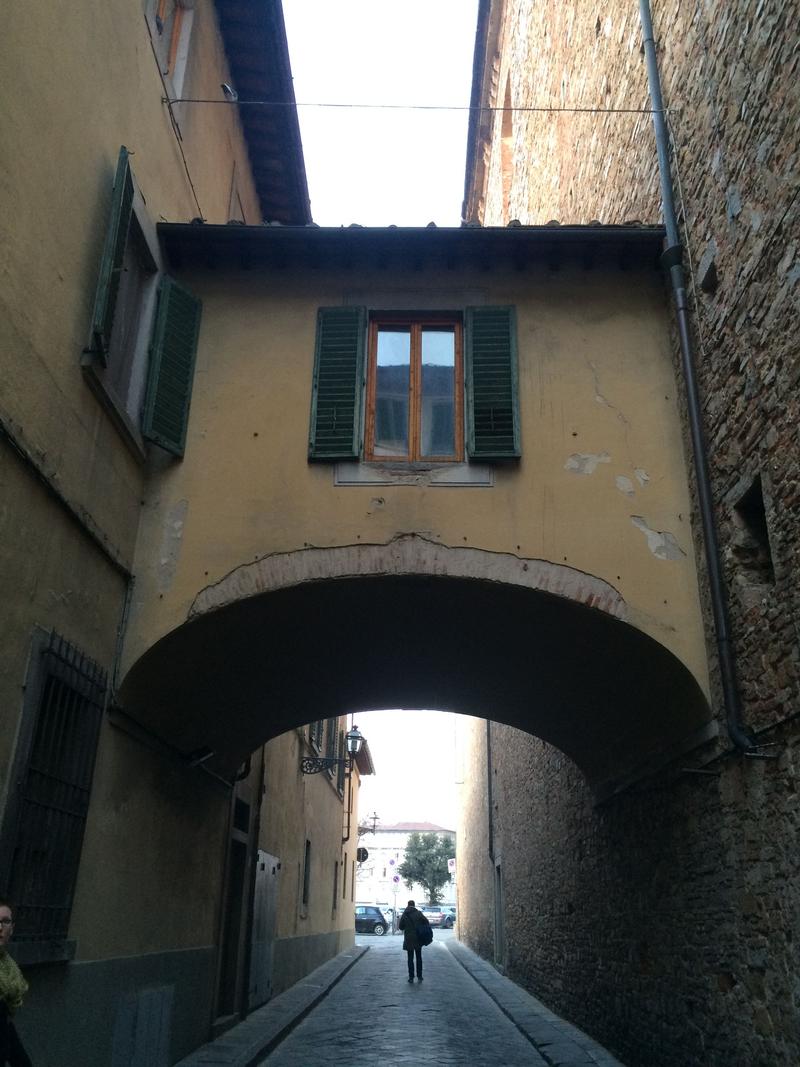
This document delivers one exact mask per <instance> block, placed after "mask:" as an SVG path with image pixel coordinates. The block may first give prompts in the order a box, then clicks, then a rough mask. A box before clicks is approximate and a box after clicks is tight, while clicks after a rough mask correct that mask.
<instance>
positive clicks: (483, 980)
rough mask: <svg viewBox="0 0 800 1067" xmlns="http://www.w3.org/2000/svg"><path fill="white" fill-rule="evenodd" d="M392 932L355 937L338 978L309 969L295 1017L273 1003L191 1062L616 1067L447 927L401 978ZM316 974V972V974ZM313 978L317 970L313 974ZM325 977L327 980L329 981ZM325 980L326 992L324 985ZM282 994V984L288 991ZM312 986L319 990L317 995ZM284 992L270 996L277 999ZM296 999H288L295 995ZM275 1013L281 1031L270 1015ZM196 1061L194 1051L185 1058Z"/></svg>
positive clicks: (295, 1066) (301, 1066)
mask: <svg viewBox="0 0 800 1067" xmlns="http://www.w3.org/2000/svg"><path fill="white" fill-rule="evenodd" d="M401 946H402V942H401V939H400V938H399V937H392V936H391V935H389V936H386V937H381V938H378V937H374V936H369V935H360V936H358V937H357V938H356V949H355V952H354V956H355V962H354V963H352V964H351V965H350V966H349V968H348V969H347V970H345V971H344V973H342V971H341V970H340V971H339V972H338V973H339V976H340V977H338V980H337V977H332V972H331V971H330V970H329V969H326V967H323V968H319V971H318V972H315V974H314V975H309V978H308V983H309V984H310V985H312V986H313V985H314V984H315V983H316V985H317V988H318V991H319V992H318V994H317V1002H316V1006H314V1007H312V1008H311V1010H310V1011H308V1012H307V1014H305V1017H304V1018H302V1021H300V1022H298V1023H297V1024H296V1025H295V1024H294V1021H293V1019H292V1013H293V1012H295V1018H297V1016H298V1015H299V1016H302V1014H303V1012H302V1008H300V1009H298V1007H297V1006H295V1008H292V1007H290V1006H288V1005H286V1006H283V1005H280V1004H278V1003H277V1002H275V1003H273V1004H272V1005H267V1006H266V1007H265V1008H264V1009H261V1011H260V1012H256V1013H255V1016H256V1017H260V1018H254V1017H251V1020H250V1021H248V1023H245V1024H244V1027H248V1028H250V1029H249V1034H248V1035H247V1036H245V1034H244V1031H242V1033H241V1034H239V1035H237V1034H236V1031H237V1030H240V1027H236V1028H234V1031H232V1032H230V1033H229V1035H228V1039H227V1040H226V1039H225V1038H222V1039H220V1040H218V1041H216V1042H214V1043H213V1044H212V1045H208V1046H206V1047H205V1049H204V1050H199V1051H198V1053H197V1054H196V1056H197V1057H199V1058H198V1059H197V1063H220V1064H223V1063H224V1064H230V1065H234V1064H240V1063H245V1062H247V1063H253V1062H258V1063H259V1064H266V1065H267V1067H311V1065H313V1064H316V1063H320V1062H323V1060H324V1061H325V1062H337V1063H343V1064H347V1065H348V1067H369V1065H373V1064H385V1063H391V1064H393V1065H394V1064H414V1065H416V1067H427V1065H433V1064H454V1065H455V1064H457V1065H463V1064H470V1065H476V1067H481V1065H486V1067H488V1065H490V1064H491V1065H492V1067H494V1065H498V1064H502V1065H504V1067H518V1065H519V1067H522V1065H523V1064H524V1065H525V1067H531V1065H537V1064H542V1065H544V1064H559V1065H563V1067H597V1065H601V1067H621V1064H620V1061H619V1060H617V1059H616V1058H615V1057H613V1056H612V1055H611V1054H610V1053H609V1052H607V1051H606V1050H605V1049H603V1048H602V1047H601V1046H600V1045H598V1044H597V1043H596V1042H594V1041H593V1040H592V1039H591V1038H589V1037H588V1036H587V1035H586V1034H584V1033H582V1032H581V1031H580V1030H578V1029H577V1028H576V1027H574V1026H571V1025H570V1024H569V1023H566V1022H564V1021H562V1020H561V1019H559V1018H558V1017H557V1016H555V1015H554V1014H553V1013H552V1012H550V1011H548V1009H547V1008H545V1006H544V1005H543V1004H541V1003H540V1002H539V1001H537V1000H536V999H535V998H534V997H531V996H529V995H528V994H527V993H525V992H523V991H522V990H521V989H520V988H519V986H516V985H515V984H514V983H513V982H511V981H509V980H508V979H506V978H504V977H502V975H500V974H499V973H498V972H497V971H496V970H495V969H494V968H493V967H492V966H491V965H489V964H487V963H486V962H485V961H483V960H481V959H480V958H479V957H477V956H476V955H475V954H474V953H472V952H470V950H469V949H466V948H465V947H464V946H462V945H461V944H460V942H458V941H457V940H456V939H455V937H454V936H453V932H452V931H451V930H436V932H435V937H434V942H433V944H432V945H431V946H430V948H428V949H426V950H425V954H424V974H423V978H424V980H423V982H422V983H419V982H416V981H415V982H414V983H413V984H410V983H409V982H408V981H407V977H406V961H405V954H404V953H403V952H402V947H401ZM323 972H324V973H323ZM315 976H316V978H315ZM331 980H332V984H330V983H331ZM325 985H328V987H329V992H327V994H326V993H325V992H324V989H320V987H324V986H325ZM290 992H291V991H290ZM320 993H321V995H320ZM282 999H283V998H280V997H279V998H277V1001H280V1000H282ZM295 1005H297V1002H295ZM270 1013H272V1014H273V1016H274V1015H275V1014H278V1015H281V1016H282V1020H281V1023H280V1025H281V1026H282V1028H283V1029H282V1031H281V1032H282V1033H285V1034H286V1036H285V1037H284V1038H283V1039H281V1037H280V1035H279V1034H277V1033H276V1032H275V1029H274V1018H273V1019H272V1020H271V1021H270V1019H269V1015H270ZM259 1026H260V1027H261V1028H262V1034H266V1033H268V1032H271V1033H272V1035H273V1036H272V1037H271V1039H270V1043H271V1045H272V1046H273V1051H271V1052H270V1053H269V1054H268V1055H266V1056H265V1057H264V1058H262V1059H260V1060H257V1061H255V1060H254V1059H252V1058H251V1057H252V1049H253V1047H254V1044H255V1043H256V1042H257V1040H258V1037H257V1033H256V1031H257V1028H258V1027H259ZM194 1062H195V1057H189V1059H187V1060H186V1061H185V1063H186V1064H187V1065H189V1064H190V1063H194Z"/></svg>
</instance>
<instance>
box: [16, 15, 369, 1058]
mask: <svg viewBox="0 0 800 1067" xmlns="http://www.w3.org/2000/svg"><path fill="white" fill-rule="evenodd" d="M0 86H2V95H3V99H4V101H6V106H4V108H3V113H2V116H0V145H1V146H2V147H1V148H0V175H1V177H0V198H1V199H2V213H1V214H0V218H1V219H2V221H1V222H0V227H2V232H1V234H0V248H1V250H0V270H2V276H3V285H2V287H0V288H1V289H2V292H0V363H1V364H2V371H1V372H0V488H1V491H0V496H1V497H2V507H1V508H0V603H1V604H2V612H0V636H2V648H3V653H2V658H0V707H2V716H3V730H2V731H1V732H0V733H1V735H2V736H1V738H0V804H1V805H2V831H1V832H0V880H1V881H2V882H3V885H2V889H1V890H0V891H3V892H6V893H8V894H10V895H12V896H13V898H14V900H15V904H16V910H17V924H16V935H17V936H16V939H15V940H16V945H15V949H14V951H15V953H16V955H17V957H18V958H19V960H20V962H21V963H22V966H23V968H24V969H25V971H26V973H27V976H28V978H29V980H30V984H31V993H30V995H29V997H28V1001H27V1003H26V1005H25V1009H24V1011H23V1012H22V1013H21V1014H20V1017H19V1025H20V1029H21V1030H22V1032H23V1034H24V1036H25V1040H26V1044H27V1045H28V1047H29V1049H30V1051H31V1054H32V1056H33V1059H34V1061H35V1062H36V1063H39V1064H52V1065H53V1067H64V1065H65V1064H66V1063H67V1062H69V1063H75V1064H80V1065H81V1067H87V1065H91V1064H97V1065H103V1067H107V1065H108V1064H114V1065H117V1064H123V1063H125V1064H128V1063H131V1062H143V1061H142V1059H141V1057H142V1056H144V1055H145V1053H144V1051H143V1050H144V1049H145V1048H147V1049H149V1050H150V1051H149V1052H148V1053H147V1055H148V1056H150V1057H151V1059H150V1060H149V1061H148V1062H152V1063H156V1062H157V1063H159V1064H162V1063H163V1064H168V1063H172V1062H174V1061H175V1060H176V1059H178V1058H180V1057H181V1056H183V1055H185V1054H186V1053H187V1052H188V1051H190V1050H191V1049H193V1048H195V1047H196V1046H197V1045H198V1044H200V1043H202V1042H203V1041H204V1040H206V1038H207V1037H208V1035H209V1033H210V1032H211V1030H212V1025H213V1027H214V1028H216V1029H219V1028H221V1027H224V1026H225V1025H228V1024H229V1023H230V1022H231V1021H232V1020H235V1019H236V1018H237V1017H240V1016H241V1015H242V1014H243V1013H245V1012H246V1011H247V1010H248V1009H249V1008H251V1007H253V1006H254V1005H255V1004H258V1003H261V1002H263V1000H264V999H266V998H267V997H268V996H269V995H271V993H273V992H275V991H276V990H278V989H280V988H283V987H284V986H285V985H287V984H289V983H290V982H291V981H294V980H295V979H296V978H297V977H298V976H299V975H301V974H304V973H306V971H307V970H308V969H310V968H312V967H313V966H316V965H317V964H318V963H320V962H322V961H323V960H324V959H326V958H328V957H329V956H330V955H332V954H334V953H335V952H337V951H338V950H339V949H340V948H341V947H343V946H344V945H347V944H351V943H352V939H353V916H352V910H349V909H348V904H349V900H350V885H351V884H352V883H351V878H350V873H349V872H350V867H351V865H352V859H353V855H352V854H353V851H354V848H353V836H352V832H351V833H349V834H348V826H349V825H350V824H351V823H352V822H353V820H354V819H355V818H356V816H355V815H354V814H353V811H355V804H356V803H357V780H358V777H359V773H360V772H359V770H358V768H356V769H355V770H354V771H353V775H354V777H353V778H352V779H350V778H347V779H346V780H345V781H344V782H342V783H340V782H339V781H338V779H337V778H336V777H335V776H334V778H331V777H330V776H329V775H328V774H327V773H325V774H322V775H318V776H316V777H313V778H308V777H307V776H304V775H303V774H302V773H301V768H300V759H301V756H302V755H313V754H314V753H315V751H317V750H318V748H319V745H320V744H323V745H324V746H325V749H326V750H327V751H328V754H329V755H331V756H334V757H338V756H340V755H341V751H342V750H341V746H340V735H341V734H342V733H343V732H344V731H346V729H347V724H346V723H345V720H344V719H343V718H342V719H341V720H340V719H339V718H338V717H337V716H332V717H329V718H328V720H327V726H326V725H325V724H323V730H322V733H321V734H320V735H317V736H316V740H314V739H312V738H311V737H310V736H308V727H306V726H304V731H305V732H304V734H303V736H301V735H300V734H299V733H298V732H296V731H295V732H294V733H293V734H292V735H290V737H289V738H288V739H287V738H284V739H282V740H278V741H276V742H275V743H274V746H272V747H270V746H269V745H268V746H266V747H264V746H263V742H264V741H265V740H266V738H267V736H268V731H266V730H265V731H263V732H262V736H261V737H260V738H259V740H258V741H257V742H255V743H254V744H253V745H251V746H250V747H249V748H248V749H247V751H244V749H243V750H242V759H241V760H240V761H239V765H238V766H237V767H235V768H231V770H230V772H229V773H228V774H226V775H225V776H222V775H220V774H218V773H215V772H214V770H213V768H211V767H210V766H209V764H208V756H207V753H206V752H204V751H203V749H202V747H201V746H195V747H194V748H193V749H182V748H180V747H179V746H175V745H173V744H171V743H169V739H168V738H166V737H165V736H164V735H163V733H162V732H161V731H160V730H159V729H158V728H156V729H155V730H151V729H145V728H143V724H142V723H141V722H137V721H135V720H134V719H133V718H132V717H131V716H130V715H128V714H126V710H125V708H124V707H121V706H120V702H119V700H118V685H119V682H120V681H121V674H120V663H121V661H120V654H121V649H122V644H123V637H124V633H125V630H126V626H127V619H128V616H129V612H130V607H131V601H132V595H133V590H134V589H135V586H136V581H137V577H136V567H137V564H136V561H135V555H136V550H135V545H136V541H137V537H138V529H139V520H140V514H141V509H142V503H143V501H144V500H145V499H146V497H147V485H148V484H149V482H150V481H151V479H152V478H153V476H154V473H155V472H156V471H158V470H159V469H164V468H165V467H168V466H169V465H170V464H174V463H178V462H179V454H180V452H181V450H182V447H183V435H184V432H185V426H186V417H187V413H188V405H189V397H190V393H191V385H192V360H193V344H194V341H195V339H196V335H197V331H198V328H199V323H200V317H201V314H202V311H201V305H200V302H199V301H198V299H197V294H194V293H191V292H189V291H188V290H187V289H186V288H185V287H182V286H179V285H176V284H175V278H174V276H173V275H172V274H171V273H170V272H169V270H168V268H167V264H166V261H165V260H164V257H163V251H162V243H161V241H160V239H159V237H158V236H157V233H156V225H157V223H158V222H159V221H160V220H162V219H172V220H184V221H187V222H188V221H189V220H196V223H197V224H198V225H199V224H200V221H201V220H207V221H209V222H213V223H219V224H227V225H230V226H231V228H233V227H234V226H237V225H239V226H241V225H243V224H250V225H261V224H262V222H264V221H271V222H282V223H286V224H296V225H301V226H302V225H304V224H306V223H308V222H310V213H309V204H308V193H307V189H306V182H305V171H304V166H303V159H302V152H301V147H300V137H299V128H298V124H297V116H296V113H295V110H294V108H293V107H292V106H290V107H286V104H287V103H288V104H290V105H291V104H293V100H294V97H293V90H292V83H291V71H290V67H289V60H288V52H287V44H286V38H285V31H284V27H283V18H282V12H281V7H280V4H279V3H278V2H276V0H268V2H264V3H258V4H252V3H244V2H241V0H218V2H216V3H213V2H211V0H135V2H133V3H123V2H122V0H114V2H112V3H100V2H94V0H92V2H90V3H88V4H84V5H82V6H81V8H80V11H70V12H69V17H61V15H60V13H59V12H58V11H55V10H54V9H52V8H45V7H42V6H28V7H26V8H25V9H24V10H20V11H19V13H18V17H16V18H15V19H14V20H13V24H9V26H8V27H7V32H5V33H4V34H3V40H2V42H0ZM237 93H238V94H239V95H240V96H241V98H242V99H247V98H250V99H258V100H262V101H265V102H267V103H268V102H269V101H276V102H278V103H279V104H280V107H278V108H276V109H269V108H266V107H260V108H258V109H250V110H249V111H248V110H247V109H245V108H243V107H239V106H238V105H237V103H236V99H235V98H236V95H237ZM121 146H122V147H121ZM234 690H235V684H234V685H232V687H231V689H230V691H229V692H228V694H225V695H223V697H222V699H221V700H220V701H219V703H218V704H217V710H216V713H215V714H216V715H217V716H218V718H219V719H220V722H221V723H223V722H224V723H227V724H228V728H229V727H230V724H231V706H230V699H229V698H230V697H231V696H232V693H233V691H234ZM320 714H327V709H326V707H325V705H324V700H323V694H320V701H319V703H318V706H317V708H316V709H315V710H314V712H313V714H310V715H309V716H308V718H307V719H306V720H304V723H308V722H311V721H316V720H318V718H319V716H320ZM234 731H235V728H234ZM328 738H330V741H329V740H328ZM331 745H332V746H333V747H332V748H331V747H330V746H331ZM315 746H316V747H315ZM360 758H361V760H362V763H363V760H364V759H365V758H366V759H367V763H366V764H363V767H364V769H365V770H367V771H368V770H369V763H368V757H360ZM278 812H282V813H283V814H284V815H285V816H286V818H285V821H282V817H279V815H278ZM307 841H308V842H310V846H311V854H310V863H309V872H308V877H307V878H306V885H305V889H306V897H307V899H305V900H303V898H302V893H303V888H304V887H303V884H302V880H301V885H300V887H299V889H298V885H297V877H296V867H297V863H298V862H302V860H303V858H304V850H305V846H306V842H307ZM348 842H349V843H348ZM298 856H299V860H298ZM268 858H271V859H272V860H273V861H274V863H270V861H269V859H268ZM273 866H274V867H275V871H274V872H273V870H272V867H273ZM345 870H346V871H347V872H348V883H347V886H345V884H344V877H345ZM337 871H338V874H337V878H338V880H339V887H338V894H339V895H338V898H337V899H336V901H334V900H333V898H334V893H333V887H332V880H333V878H334V872H337ZM289 872H291V874H289ZM298 892H299V893H300V897H299V898H298ZM298 900H299V903H298ZM253 901H254V902H255V905H254V904H253V903H252V902H253ZM332 903H335V904H336V906H335V907H333V906H332ZM255 906H257V907H258V909H259V910H258V913H257V914H256V911H255ZM65 1050H68V1051H65ZM137 1057H138V1058H137Z"/></svg>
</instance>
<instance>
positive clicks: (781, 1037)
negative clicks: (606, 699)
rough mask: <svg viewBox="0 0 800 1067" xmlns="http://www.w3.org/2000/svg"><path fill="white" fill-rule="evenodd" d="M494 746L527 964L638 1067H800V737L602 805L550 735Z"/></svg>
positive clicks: (526, 976)
mask: <svg viewBox="0 0 800 1067" xmlns="http://www.w3.org/2000/svg"><path fill="white" fill-rule="evenodd" d="M475 739H476V741H477V746H476V747H478V748H480V747H481V740H482V739H481V736H480V734H476V736H475ZM492 751H493V753H495V754H502V756H501V757H498V756H497V755H496V758H495V759H494V760H493V772H492V776H493V793H494V801H495V807H494V847H495V856H496V857H497V858H498V860H499V861H500V862H501V864H502V869H503V880H504V885H505V897H506V908H505V941H506V958H505V964H506V969H507V972H508V974H509V975H510V977H512V978H513V979H514V980H515V981H518V982H519V983H520V984H522V985H524V986H525V987H527V988H528V989H529V990H530V991H531V992H533V993H534V994H535V995H536V996H538V997H539V998H540V999H541V1000H543V1001H544V1002H545V1003H547V1004H548V1005H549V1006H550V1007H552V1008H553V1009H554V1010H555V1011H557V1012H559V1013H561V1014H563V1015H565V1016H566V1017H567V1018H569V1019H570V1020H571V1021H572V1022H574V1023H576V1024H577V1025H579V1026H581V1027H582V1028H583V1029H585V1030H587V1031H588V1032H589V1033H591V1034H592V1035H593V1036H594V1037H595V1038H597V1039H598V1040H600V1041H601V1042H602V1043H604V1044H605V1045H606V1046H607V1047H609V1048H611V1049H613V1051H614V1052H615V1053H616V1054H617V1055H618V1056H619V1057H620V1059H621V1060H622V1061H623V1063H625V1064H626V1065H627V1067H796V1065H797V1063H798V1062H800V995H799V994H800V989H798V973H799V972H798V963H800V960H798V949H799V946H800V921H799V920H798V899H797V884H798V878H799V877H800V854H799V853H798V850H797V847H796V843H797V833H798V830H799V829H800V803H798V793H797V789H796V774H797V770H798V760H800V748H798V746H797V744H796V743H794V744H790V745H789V746H788V747H787V748H785V749H784V750H783V751H782V755H781V758H780V760H779V761H777V762H770V763H764V762H761V763H757V764H754V765H752V766H751V765H746V766H745V765H742V764H741V763H738V762H736V763H728V764H725V765H724V768H718V769H721V770H722V773H721V775H720V776H719V777H717V776H713V775H691V774H684V775H678V776H671V775H668V776H665V777H663V778H661V779H659V780H651V781H649V782H647V783H640V785H639V786H638V787H637V788H636V789H634V790H631V791H629V792H627V793H625V794H623V795H621V796H619V797H617V798H616V799H614V800H612V801H611V802H609V803H608V804H606V805H604V806H602V807H596V806H595V804H594V801H593V798H592V796H591V795H590V793H589V791H588V790H587V788H586V786H585V783H584V782H583V780H582V777H581V775H580V772H579V771H578V770H577V769H576V768H575V766H574V764H572V763H571V761H570V760H568V759H567V758H566V757H565V756H563V755H562V754H561V753H560V752H558V751H557V750H556V749H554V748H552V747H551V746H549V745H546V744H545V743H544V742H541V741H538V740H536V739H534V738H531V737H529V736H527V735H525V734H521V733H519V731H516V730H513V729H511V728H510V727H507V726H500V725H497V724H493V725H492ZM484 752H485V749H484ZM476 759H478V760H479V757H476ZM521 783H529V785H528V788H527V789H521V788H520V784H521ZM481 809H483V811H484V812H485V811H486V810H487V809H486V795H485V793H484V795H483V797H482V798H481V799H477V798H475V799H474V800H473V810H472V813H471V818H472V820H473V821H475V822H478V823H479V822H480V818H481ZM459 845H460V842H459ZM465 858H466V857H462V856H461V855H460V856H459V870H460V871H461V872H462V874H463V872H464V871H465V864H464V859H465ZM470 858H471V859H472V857H470ZM486 907H487V901H486V900H484V901H483V902H482V908H483V910H484V911H485V910H486ZM462 920H463V921H464V923H465V926H464V929H463V931H462V929H461V927H460V928H459V936H460V937H461V938H462V939H468V934H469V932H470V926H469V925H468V924H469V921H470V920H469V918H468V917H467V916H465V915H464V909H463V908H460V912H459V923H461V922H462ZM465 934H466V935H467V937H466V938H465Z"/></svg>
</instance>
